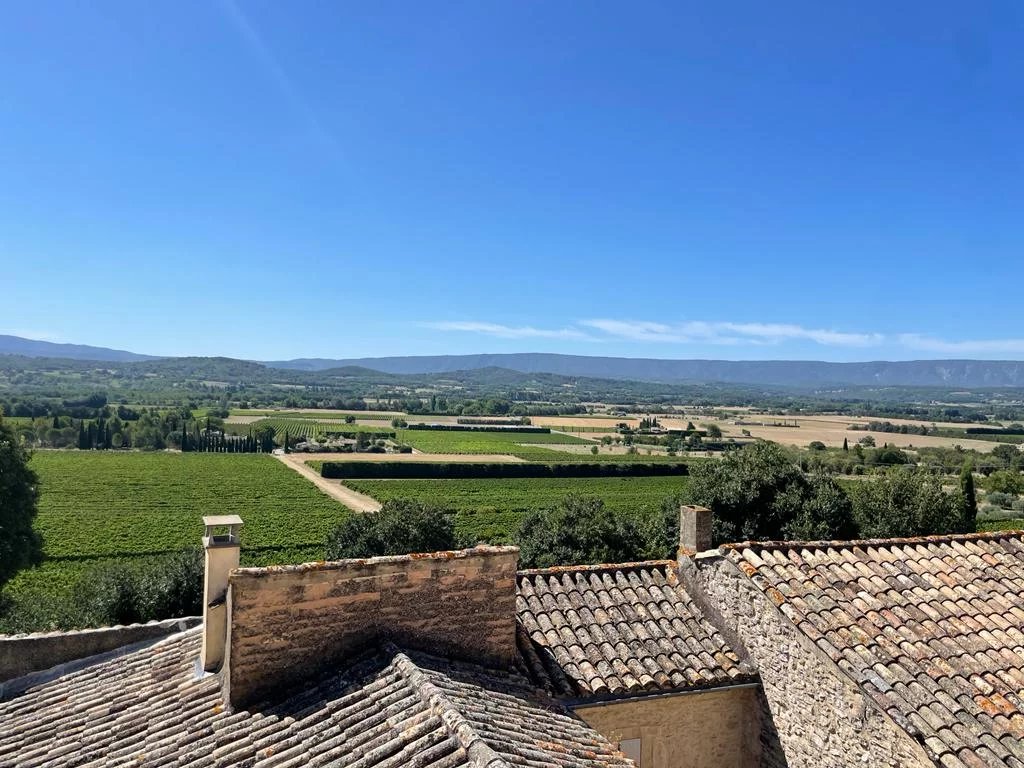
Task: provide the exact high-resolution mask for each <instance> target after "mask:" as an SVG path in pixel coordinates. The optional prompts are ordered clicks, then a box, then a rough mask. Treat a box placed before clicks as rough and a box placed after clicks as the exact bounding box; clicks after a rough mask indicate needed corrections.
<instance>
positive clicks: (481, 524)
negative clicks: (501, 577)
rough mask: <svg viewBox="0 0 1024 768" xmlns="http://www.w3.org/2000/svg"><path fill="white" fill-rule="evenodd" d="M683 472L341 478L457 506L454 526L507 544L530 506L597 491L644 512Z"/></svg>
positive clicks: (388, 494)
mask: <svg viewBox="0 0 1024 768" xmlns="http://www.w3.org/2000/svg"><path fill="white" fill-rule="evenodd" d="M686 482H687V478H686V477H685V476H682V477H680V476H670V477H614V478H511V479H510V478H504V479H500V480H345V481H344V484H345V485H347V486H348V487H350V488H352V489H353V490H356V491H358V492H360V493H363V494H366V495H367V496H372V497H373V498H375V499H377V500H378V501H381V502H383V501H387V500H388V499H421V500H424V501H432V502H434V503H436V504H439V505H441V506H444V507H447V508H449V509H454V510H457V511H458V516H457V517H456V527H457V528H458V529H459V530H460V531H462V532H464V533H466V534H468V535H470V536H472V537H474V538H476V539H479V540H484V541H490V542H492V543H511V542H512V541H513V537H514V536H515V533H516V531H517V530H518V528H519V524H520V523H521V521H522V518H523V516H524V515H525V514H526V512H527V511H529V510H531V509H544V508H547V507H553V506H555V505H557V504H558V502H559V501H561V500H562V499H563V498H564V497H565V496H566V494H569V493H579V494H584V495H587V496H596V497H598V498H600V499H602V500H604V502H605V504H606V505H608V506H609V507H610V508H613V509H616V510H622V511H625V512H630V513H643V512H649V511H654V510H656V509H658V508H660V506H661V504H662V502H663V501H664V500H665V499H666V498H668V497H670V496H672V495H674V494H676V493H678V492H680V491H681V490H682V489H683V488H685V486H686Z"/></svg>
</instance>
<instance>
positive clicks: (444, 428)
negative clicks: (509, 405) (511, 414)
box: [408, 424, 551, 435]
mask: <svg viewBox="0 0 1024 768" xmlns="http://www.w3.org/2000/svg"><path fill="white" fill-rule="evenodd" d="M408 428H409V429H420V430H427V431H430V432H532V433H534V434H537V433H540V434H544V435H547V434H550V433H551V430H550V429H549V428H548V427H517V426H508V427H491V426H469V425H468V424H410V425H409V427H408Z"/></svg>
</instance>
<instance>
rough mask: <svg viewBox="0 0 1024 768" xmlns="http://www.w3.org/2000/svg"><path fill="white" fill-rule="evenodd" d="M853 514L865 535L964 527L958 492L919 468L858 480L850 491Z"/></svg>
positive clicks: (875, 536)
mask: <svg viewBox="0 0 1024 768" xmlns="http://www.w3.org/2000/svg"><path fill="white" fill-rule="evenodd" d="M851 499H852V501H853V515H854V518H855V519H856V521H857V524H858V526H859V528H860V535H861V536H863V537H864V538H869V539H879V538H883V539H884V538H891V537H902V536H929V535H932V534H939V533H955V532H958V531H960V530H961V529H962V528H963V525H964V521H963V512H962V509H961V504H960V499H959V495H958V494H950V493H946V492H945V491H944V490H943V489H942V483H941V481H940V480H939V479H938V478H936V477H934V476H932V475H929V474H927V473H925V472H922V471H919V470H910V469H904V470H894V471H891V472H888V473H886V474H884V475H879V476H878V477H877V478H875V479H873V480H871V481H867V482H863V483H857V484H856V485H855V486H854V487H853V490H852V491H851Z"/></svg>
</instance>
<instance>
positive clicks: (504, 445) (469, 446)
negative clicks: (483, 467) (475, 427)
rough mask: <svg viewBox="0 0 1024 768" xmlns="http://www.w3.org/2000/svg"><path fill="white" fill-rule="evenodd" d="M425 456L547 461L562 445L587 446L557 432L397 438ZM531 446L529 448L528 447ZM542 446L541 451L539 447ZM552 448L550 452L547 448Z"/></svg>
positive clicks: (408, 432) (409, 432)
mask: <svg viewBox="0 0 1024 768" xmlns="http://www.w3.org/2000/svg"><path fill="white" fill-rule="evenodd" d="M395 439H396V440H397V441H398V442H400V443H405V444H406V445H410V446H412V448H413V449H414V450H417V451H421V452H422V453H433V454H439V453H507V454H511V455H513V456H518V457H520V458H522V459H527V460H531V459H534V458H537V459H538V460H545V459H546V458H547V457H548V456H550V454H551V453H552V452H553V451H552V450H551V449H552V448H555V447H557V446H559V445H586V444H590V441H589V440H583V439H581V438H579V437H574V436H571V435H563V434H559V433H557V432H551V433H548V434H545V433H535V434H529V433H523V432H431V431H428V430H417V429H400V430H398V434H397V436H396V438H395ZM527 444H530V447H527ZM538 444H541V447H537V446H538ZM548 446H550V448H549V447H548Z"/></svg>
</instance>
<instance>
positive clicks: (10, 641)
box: [0, 617, 201, 682]
mask: <svg viewBox="0 0 1024 768" xmlns="http://www.w3.org/2000/svg"><path fill="white" fill-rule="evenodd" d="M200 621H201V620H200V619H199V618H196V617H190V618H185V619H167V620H166V621H151V622H149V623H148V624H129V625H128V626H125V627H121V626H117V627H99V628H98V629H80V630H75V631H72V632H47V633H40V634H32V635H0V682H3V681H5V680H11V679H13V678H16V677H22V676H24V675H28V674H30V673H32V672H40V671H42V670H45V669H50V668H51V667H56V666H59V665H61V664H67V663H68V662H70V661H75V660H77V659H84V658H86V657H88V656H95V655H97V654H100V653H106V652H108V651H112V650H114V649H116V648H120V647H122V646H125V645H132V644H133V643H138V642H141V641H143V640H152V639H154V638H158V637H164V636H166V635H171V634H174V633H175V632H181V631H182V630H185V629H188V628H189V627H194V626H197V625H198V624H199V622H200Z"/></svg>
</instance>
